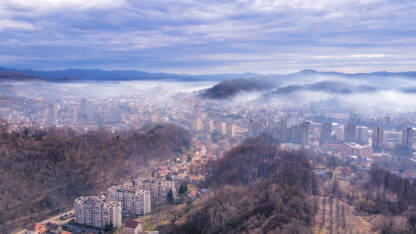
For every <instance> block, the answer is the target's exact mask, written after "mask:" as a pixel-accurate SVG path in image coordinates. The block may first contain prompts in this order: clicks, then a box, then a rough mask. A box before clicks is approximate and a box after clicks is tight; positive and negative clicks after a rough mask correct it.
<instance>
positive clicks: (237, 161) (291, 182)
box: [166, 136, 318, 233]
mask: <svg viewBox="0 0 416 234" xmlns="http://www.w3.org/2000/svg"><path fill="white" fill-rule="evenodd" d="M277 146H278V144H277V143H276V141H275V140H273V139H272V138H270V137H266V136H261V137H258V138H252V139H247V140H246V141H244V142H243V143H242V144H241V145H240V146H237V147H236V148H234V149H232V150H231V151H230V152H228V153H227V154H226V155H225V157H224V158H223V159H221V160H219V161H218V162H215V163H214V164H213V165H212V168H211V172H212V177H210V178H208V179H207V184H209V190H210V191H209V192H208V194H206V195H204V196H203V197H201V198H199V199H197V200H195V201H193V202H192V204H191V205H188V206H187V207H186V208H184V209H182V210H181V211H178V212H179V213H178V214H177V217H181V218H180V219H179V220H177V221H175V223H174V224H171V225H169V227H167V228H166V229H167V230H166V232H168V233H312V229H311V225H312V220H313V215H314V207H313V202H312V197H313V196H312V194H315V193H317V186H318V185H317V179H316V177H315V174H314V173H313V171H312V169H311V166H310V165H309V162H308V160H307V157H306V156H305V155H304V153H302V152H283V151H278V148H277Z"/></svg>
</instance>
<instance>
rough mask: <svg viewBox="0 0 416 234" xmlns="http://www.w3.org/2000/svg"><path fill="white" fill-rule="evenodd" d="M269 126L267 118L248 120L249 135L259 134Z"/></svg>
mask: <svg viewBox="0 0 416 234" xmlns="http://www.w3.org/2000/svg"><path fill="white" fill-rule="evenodd" d="M268 127H269V122H268V120H267V119H259V120H250V126H249V133H250V136H252V137H256V136H260V135H261V134H262V133H263V132H265V131H266V129H267V128H268Z"/></svg>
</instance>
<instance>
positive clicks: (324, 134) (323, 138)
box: [319, 123, 332, 144]
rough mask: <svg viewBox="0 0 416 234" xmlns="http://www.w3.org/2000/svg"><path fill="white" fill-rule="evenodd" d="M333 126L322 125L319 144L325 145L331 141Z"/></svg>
mask: <svg viewBox="0 0 416 234" xmlns="http://www.w3.org/2000/svg"><path fill="white" fill-rule="evenodd" d="M331 133H332V124H331V123H322V124H321V131H320V137H319V143H320V144H324V143H327V142H328V141H330V140H331Z"/></svg>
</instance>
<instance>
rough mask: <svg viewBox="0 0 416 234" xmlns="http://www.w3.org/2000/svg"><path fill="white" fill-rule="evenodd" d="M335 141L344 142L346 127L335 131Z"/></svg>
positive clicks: (340, 127)
mask: <svg viewBox="0 0 416 234" xmlns="http://www.w3.org/2000/svg"><path fill="white" fill-rule="evenodd" d="M334 136H335V139H337V140H338V141H344V126H338V127H336V128H335V130H334Z"/></svg>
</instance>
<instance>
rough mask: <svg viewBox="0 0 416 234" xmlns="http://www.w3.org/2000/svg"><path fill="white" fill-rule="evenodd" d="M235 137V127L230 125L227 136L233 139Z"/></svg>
mask: <svg viewBox="0 0 416 234" xmlns="http://www.w3.org/2000/svg"><path fill="white" fill-rule="evenodd" d="M236 135H237V126H236V125H235V124H231V126H230V129H229V131H228V136H230V137H235V136H236Z"/></svg>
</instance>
